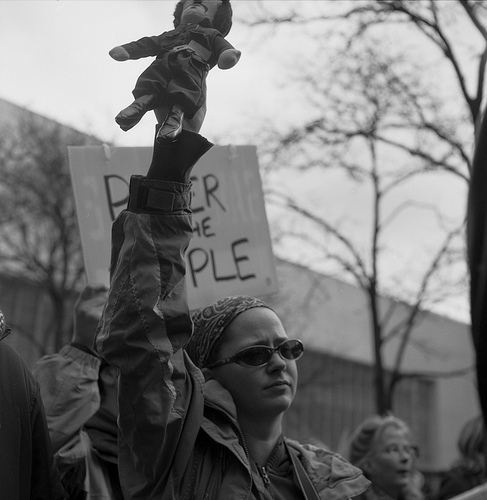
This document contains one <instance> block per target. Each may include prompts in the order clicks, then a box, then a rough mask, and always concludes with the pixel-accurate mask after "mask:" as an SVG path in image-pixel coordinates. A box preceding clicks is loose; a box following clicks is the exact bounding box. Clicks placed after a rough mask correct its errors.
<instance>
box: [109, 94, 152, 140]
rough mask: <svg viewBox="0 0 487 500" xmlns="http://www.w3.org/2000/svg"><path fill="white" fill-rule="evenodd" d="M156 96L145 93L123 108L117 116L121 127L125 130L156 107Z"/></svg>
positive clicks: (116, 118) (116, 119)
mask: <svg viewBox="0 0 487 500" xmlns="http://www.w3.org/2000/svg"><path fill="white" fill-rule="evenodd" d="M155 100H156V99H155V97H154V96H153V95H143V96H140V97H138V98H137V99H135V101H134V102H133V103H132V104H131V105H130V106H127V107H126V108H125V109H122V111H120V113H118V115H117V116H116V117H115V121H116V122H117V123H118V124H119V125H120V128H121V129H122V130H124V131H125V132H126V131H127V130H130V129H131V128H132V127H134V126H135V125H137V123H139V122H140V120H141V119H142V117H143V116H144V115H145V114H146V113H147V111H150V110H151V109H154V104H155Z"/></svg>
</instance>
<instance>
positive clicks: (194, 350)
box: [186, 295, 271, 368]
mask: <svg viewBox="0 0 487 500" xmlns="http://www.w3.org/2000/svg"><path fill="white" fill-rule="evenodd" d="M254 307H266V308H267V309H271V308H270V307H269V306H268V305H267V304H265V303H264V302H262V301H261V300H259V299H256V298H254V297H247V296H244V295H239V296H236V297H226V298H224V299H221V300H218V301H217V302H214V303H213V304H211V305H209V306H206V307H204V308H203V309H200V310H199V311H197V312H196V313H194V314H193V323H194V332H193V337H192V338H191V340H190V342H189V343H188V345H187V346H186V351H187V352H188V354H189V356H190V358H191V359H192V360H193V363H194V364H195V365H196V366H198V367H199V368H204V367H205V366H206V364H207V361H208V358H209V356H210V353H211V351H212V349H213V347H214V346H215V344H216V343H217V341H218V339H219V338H220V337H221V335H222V334H223V332H224V331H225V328H226V327H227V326H228V325H229V324H230V323H231V322H232V321H233V320H234V319H235V318H236V317H237V316H238V315H239V314H242V313H243V312H245V311H248V310H249V309H253V308H254Z"/></svg>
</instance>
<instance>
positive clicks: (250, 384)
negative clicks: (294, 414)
mask: <svg viewBox="0 0 487 500" xmlns="http://www.w3.org/2000/svg"><path fill="white" fill-rule="evenodd" d="M223 335H224V337H223V341H222V344H221V346H220V349H219V351H218V359H223V358H226V357H230V356H233V355H234V354H236V353H237V352H239V351H241V350H242V349H245V348H246V347H250V346H255V345H263V346H269V347H276V346H278V345H279V344H281V343H282V342H284V341H285V340H288V336H287V334H286V332H285V330H284V327H283V326H282V323H281V321H280V320H279V318H278V316H277V315H276V313H274V312H273V311H271V310H270V309H267V308H265V307H255V308H253V309H249V310H248V311H245V312H243V313H241V314H239V315H238V316H237V317H236V318H235V319H234V320H233V321H232V322H231V323H230V325H229V326H228V327H227V328H226V330H225V333H224V334H223ZM211 375H212V377H213V378H214V379H216V380H218V382H220V383H221V384H222V385H223V387H225V388H226V389H227V390H228V391H229V392H230V394H231V395H232V397H233V400H234V402H235V405H236V407H237V414H238V418H239V420H241V419H243V418H246V419H247V420H250V421H256V422H259V421H261V420H262V419H269V418H275V417H278V416H280V415H281V414H282V413H283V412H284V411H285V410H287V409H288V408H289V407H290V406H291V403H292V401H293V399H294V395H295V393H296V385H297V381H298V374H297V368H296V361H293V360H286V359H283V358H282V357H281V356H280V355H279V354H278V353H277V352H275V353H273V354H272V357H271V358H270V360H269V362H268V363H267V364H266V365H264V366H256V367H253V366H240V365H238V364H236V363H229V364H227V365H223V366H219V367H217V368H213V369H212V370H211Z"/></svg>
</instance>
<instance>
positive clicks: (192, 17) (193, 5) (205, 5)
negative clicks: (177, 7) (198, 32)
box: [181, 0, 222, 24]
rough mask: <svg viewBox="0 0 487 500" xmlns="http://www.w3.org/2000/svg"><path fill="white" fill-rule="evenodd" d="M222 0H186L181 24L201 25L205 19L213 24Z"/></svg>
mask: <svg viewBox="0 0 487 500" xmlns="http://www.w3.org/2000/svg"><path fill="white" fill-rule="evenodd" d="M221 4H222V0H185V2H184V6H183V11H182V13H181V24H188V23H199V22H201V21H203V19H208V20H209V21H210V22H213V21H214V19H215V15H216V12H217V10H218V8H219V7H220V5H221Z"/></svg>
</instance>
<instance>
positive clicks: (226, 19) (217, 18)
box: [174, 0, 232, 36]
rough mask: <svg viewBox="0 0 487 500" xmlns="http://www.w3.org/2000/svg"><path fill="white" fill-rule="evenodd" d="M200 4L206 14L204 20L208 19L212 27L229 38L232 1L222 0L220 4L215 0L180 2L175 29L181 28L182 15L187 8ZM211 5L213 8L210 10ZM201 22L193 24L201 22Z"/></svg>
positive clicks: (175, 16)
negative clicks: (216, 6) (216, 4)
mask: <svg viewBox="0 0 487 500" xmlns="http://www.w3.org/2000/svg"><path fill="white" fill-rule="evenodd" d="M215 3H219V5H218V8H217V9H216V11H215V9H214V5H215ZM198 4H199V5H201V6H202V7H203V9H204V11H205V13H206V14H203V18H204V19H208V21H210V23H211V25H212V27H213V28H215V29H217V30H218V31H219V32H220V33H221V34H222V35H223V36H227V35H228V33H229V32H230V28H231V27H232V6H231V5H230V0H220V2H217V1H215V0H180V1H179V2H178V3H177V5H176V9H175V11H174V27H175V28H177V27H178V26H179V24H180V22H181V15H182V14H183V10H185V8H188V7H190V6H191V5H198ZM210 5H211V7H212V8H208V7H210ZM201 20H202V19H201ZM201 20H198V21H192V22H201Z"/></svg>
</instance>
